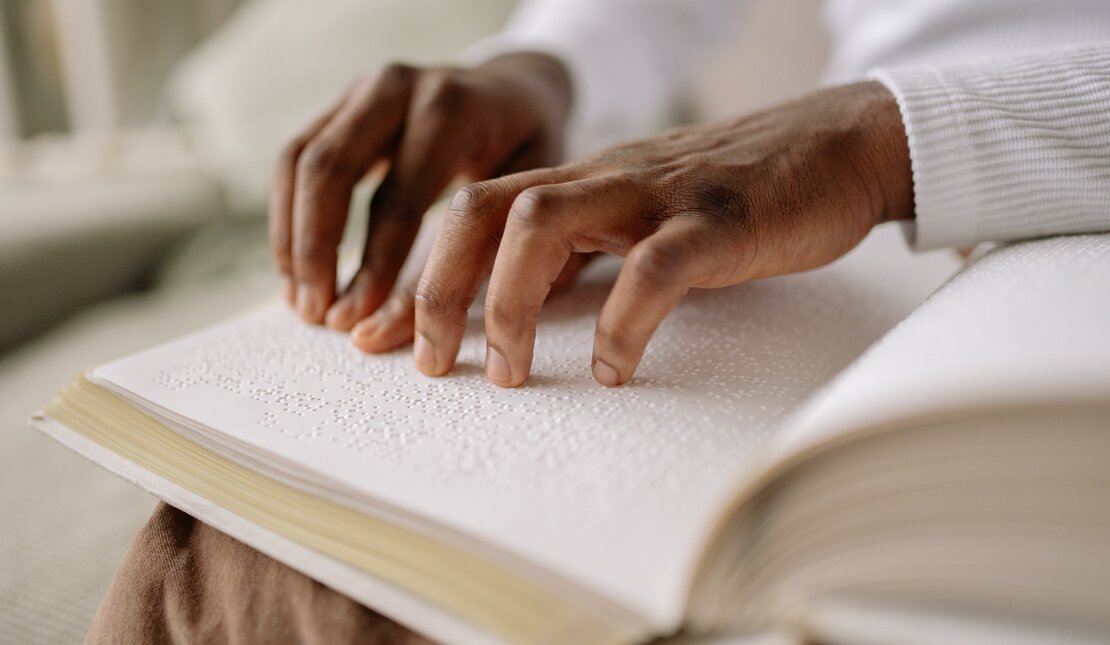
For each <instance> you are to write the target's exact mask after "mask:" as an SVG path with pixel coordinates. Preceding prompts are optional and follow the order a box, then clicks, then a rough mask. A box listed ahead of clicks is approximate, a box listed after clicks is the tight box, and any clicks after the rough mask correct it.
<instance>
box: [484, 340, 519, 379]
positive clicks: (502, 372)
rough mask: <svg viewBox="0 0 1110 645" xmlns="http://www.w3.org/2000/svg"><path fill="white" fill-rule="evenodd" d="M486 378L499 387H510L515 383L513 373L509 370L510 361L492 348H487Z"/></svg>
mask: <svg viewBox="0 0 1110 645" xmlns="http://www.w3.org/2000/svg"><path fill="white" fill-rule="evenodd" d="M486 376H488V377H489V378H490V380H491V381H493V382H495V383H497V384H499V385H509V384H511V383H512V382H513V373H512V370H510V369H509V361H507V360H505V357H504V356H502V355H501V352H499V351H497V350H496V349H494V348H493V347H491V346H488V345H487V346H486Z"/></svg>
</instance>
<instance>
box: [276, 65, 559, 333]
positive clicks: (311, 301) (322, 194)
mask: <svg viewBox="0 0 1110 645" xmlns="http://www.w3.org/2000/svg"><path fill="white" fill-rule="evenodd" d="M569 106H570V84H569V79H568V77H567V75H566V71H565V69H564V68H563V66H562V64H561V63H559V62H558V61H556V60H555V59H553V58H551V57H548V56H545V55H542V54H513V55H507V56H503V57H499V58H496V59H493V60H491V61H489V62H487V63H485V64H483V65H481V66H479V67H476V68H473V69H455V68H428V69H416V68H412V67H408V66H404V65H391V66H389V67H387V68H386V69H385V70H383V71H382V72H381V73H380V74H378V75H377V76H375V77H373V78H368V79H366V80H365V81H363V82H360V83H358V84H357V85H356V86H355V87H354V88H353V89H352V90H351V91H350V92H349V93H348V94H347V95H346V96H345V97H343V99H342V100H341V101H340V102H339V104H338V105H336V106H335V107H334V108H332V109H331V110H329V111H328V112H327V113H326V114H324V115H323V116H321V117H320V118H319V119H317V120H316V121H315V122H314V123H313V124H312V125H311V126H310V127H309V128H307V129H306V130H305V131H304V132H303V133H301V134H300V135H299V136H297V137H296V138H295V139H294V140H293V141H292V142H291V143H290V144H289V145H288V146H287V147H286V148H285V150H284V151H283V153H282V155H281V158H280V160H279V162H278V166H277V172H276V176H275V180H274V185H273V190H272V193H271V201H270V239H271V245H272V247H273V252H274V256H275V258H276V260H277V265H278V269H279V270H280V272H281V275H282V278H283V284H284V289H283V290H284V294H285V298H286V300H288V302H289V303H290V304H291V305H293V306H294V307H295V308H296V310H297V311H298V312H299V314H300V316H301V317H302V318H303V319H304V320H306V321H308V322H312V323H321V322H325V321H326V322H327V324H328V325H329V326H331V327H333V328H336V329H341V330H349V329H351V328H352V326H354V325H355V324H356V323H357V322H359V321H360V320H363V319H365V318H366V317H367V316H369V315H370V314H371V313H373V312H374V311H375V310H377V309H378V308H379V307H380V306H381V305H382V303H383V302H384V301H386V298H387V297H388V296H389V295H390V293H391V291H392V290H393V288H394V283H395V282H397V276H398V272H399V270H400V268H401V265H402V264H403V263H404V260H405V258H406V256H407V255H408V252H409V249H410V247H411V246H412V243H413V239H414V238H415V236H416V232H417V230H418V228H419V227H420V221H421V217H422V215H423V214H424V211H426V210H427V209H428V207H429V206H430V205H431V204H432V203H433V202H434V201H435V200H436V198H437V197H438V196H439V195H440V194H441V193H442V192H443V191H444V189H445V188H446V187H447V186H448V184H449V183H450V182H451V181H452V180H453V179H454V178H455V177H457V176H460V175H461V176H464V177H466V178H468V179H469V180H470V181H477V180H481V179H486V178H489V177H498V176H501V175H503V174H506V173H512V172H517V171H521V170H526V169H530V168H536V167H541V166H551V165H554V164H556V163H558V162H559V161H560V157H561V155H562V142H563V127H564V122H565V120H566V115H567V112H568V110H569ZM378 165H388V171H387V172H386V174H385V177H384V179H383V180H382V183H381V185H380V186H379V187H378V189H377V192H376V193H375V194H374V197H373V200H372V201H371V204H370V215H371V217H370V222H369V227H368V236H367V240H366V243H365V250H364V253H363V259H362V265H361V268H360V269H359V270H358V272H357V273H356V274H355V276H354V278H353V279H352V280H351V282H350V284H348V285H346V287H345V289H343V290H342V291H341V292H340V293H337V285H336V260H337V258H336V255H337V247H338V245H339V242H340V238H341V237H342V235H343V229H344V225H345V223H346V219H347V212H348V209H349V204H350V196H351V190H352V189H353V188H354V186H355V184H356V183H357V182H358V181H359V180H360V179H362V178H363V177H364V176H365V175H366V174H367V173H368V172H370V170H371V169H372V168H374V167H375V166H378ZM406 288H407V292H406ZM412 291H413V287H412V286H409V287H402V288H401V289H399V290H398V299H399V301H400V302H402V303H403V302H408V305H406V306H407V307H408V308H409V309H411V293H412ZM406 293H408V294H409V295H408V296H406V295H405V294H406ZM400 308H401V309H404V308H405V306H400ZM390 320H391V321H392V322H393V324H391V325H390V326H389V329H388V330H386V331H388V332H389V333H387V334H384V335H383V334H376V333H373V332H374V329H375V328H382V325H375V324H370V321H366V322H367V323H368V324H367V325H365V329H364V330H363V331H365V332H366V333H363V334H361V335H359V336H357V337H356V342H358V343H359V345H360V346H361V347H363V349H367V350H371V351H380V350H384V349H391V348H392V347H394V346H396V345H397V344H399V342H398V340H397V339H398V338H400V337H402V336H404V335H405V330H404V329H403V325H398V324H397V322H396V321H397V316H391V317H390ZM411 324H412V321H411V316H410V317H409V322H408V325H409V329H408V332H407V334H408V338H411V334H412V331H411ZM359 339H361V340H359ZM406 341H407V339H403V340H402V341H400V342H406ZM390 345H391V346H390Z"/></svg>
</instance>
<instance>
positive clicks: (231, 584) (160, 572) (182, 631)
mask: <svg viewBox="0 0 1110 645" xmlns="http://www.w3.org/2000/svg"><path fill="white" fill-rule="evenodd" d="M85 640H86V643H95V644H100V643H206V644H207V643H214V644H217V643H252V644H253V643H329V644H330V643H373V644H377V643H402V644H409V643H412V644H416V643H420V644H424V643H428V641H427V640H425V639H424V638H422V637H420V636H418V635H416V634H414V633H413V632H411V631H409V630H408V629H406V628H404V627H402V626H400V625H398V624H397V623H394V622H393V621H391V620H389V619H388V618H385V617H384V616H381V615H380V614H377V613H375V612H374V611H372V610H370V609H367V608H366V607H363V606H362V605H359V604H358V603H356V602H354V601H353V600H351V599H349V598H347V597H346V596H344V595H342V594H340V593H339V592H336V591H333V590H332V589H329V588H327V587H325V586H323V585H322V584H320V583H318V582H316V581H314V580H312V579H311V578H308V577H306V576H304V575H303V574H301V573H298V572H296V571H294V570H293V569H290V568H289V567H287V566H285V565H283V564H281V563H280V562H278V561H276V560H274V559H272V558H269V557H267V556H265V555H263V554H261V553H259V552H258V551H255V550H254V549H252V548H250V547H249V546H247V545H245V544H243V543H242V542H239V541H237V540H234V539H232V538H231V537H229V536H227V535H225V534H223V533H221V532H219V531H217V530H216V529H214V528H212V527H210V526H208V525H206V524H204V523H203V522H200V521H198V520H196V519H194V518H192V517H190V516H189V515H186V514H185V513H183V512H181V511H179V510H177V509H175V508H173V507H171V506H167V505H166V504H160V505H159V506H158V508H157V509H156V510H155V511H154V515H153V516H151V518H150V519H149V520H148V521H147V523H146V525H145V526H144V527H143V528H142V529H141V530H140V531H139V534H138V535H137V536H136V537H135V542H134V544H132V546H131V550H130V551H129V552H128V554H127V557H126V558H125V559H124V561H123V565H122V566H121V567H120V569H119V571H118V572H117V573H116V578H115V580H114V581H113V582H112V586H111V587H110V588H109V590H108V594H107V596H105V598H104V600H103V602H102V603H101V605H100V609H99V611H98V612H97V615H96V617H95V618H94V619H93V622H92V625H91V626H90V628H89V632H88V635H87V636H86V639H85Z"/></svg>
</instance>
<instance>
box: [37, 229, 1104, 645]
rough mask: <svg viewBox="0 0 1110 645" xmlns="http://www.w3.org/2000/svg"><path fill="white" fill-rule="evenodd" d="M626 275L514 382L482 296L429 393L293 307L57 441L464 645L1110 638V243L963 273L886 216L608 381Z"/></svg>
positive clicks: (1074, 245) (84, 405)
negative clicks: (964, 636) (595, 344)
mask: <svg viewBox="0 0 1110 645" xmlns="http://www.w3.org/2000/svg"><path fill="white" fill-rule="evenodd" d="M615 269H616V264H615V263H614V262H600V263H599V264H598V265H597V266H593V267H592V268H591V269H590V271H589V272H588V273H587V274H586V275H585V276H583V279H582V284H581V285H579V286H578V287H577V288H576V289H575V290H573V291H571V292H570V293H567V294H565V295H562V296H559V297H556V298H553V299H552V300H551V301H550V302H549V303H548V304H547V305H546V307H545V309H544V313H543V315H542V318H541V323H540V328H539V333H538V340H537V347H536V353H535V355H536V359H535V364H534V368H533V371H532V376H531V378H530V380H529V381H528V383H527V384H526V385H525V386H524V387H522V388H519V389H515V390H503V389H499V388H497V387H496V386H493V385H491V384H489V383H488V382H487V381H486V380H485V377H484V375H483V373H482V369H481V362H482V357H483V355H484V339H483V335H482V326H481V319H480V312H478V313H476V314H475V315H472V321H471V326H470V327H469V329H468V332H467V335H466V338H465V341H464V343H463V348H462V353H461V355H460V359H459V362H458V367H457V369H456V370H455V372H454V373H453V374H451V375H449V376H447V377H444V378H428V377H424V376H422V375H420V374H418V373H417V372H416V371H415V369H414V368H413V367H412V363H411V357H410V354H409V352H407V351H401V352H397V353H395V354H391V355H385V356H369V355H363V354H361V353H359V352H358V351H356V350H355V349H354V348H353V347H351V346H350V344H349V342H348V340H347V338H346V337H345V336H344V335H342V334H338V333H334V332H331V331H328V330H326V329H322V328H317V327H310V326H307V325H304V324H302V323H300V322H299V321H297V320H296V319H295V317H294V316H293V314H291V313H290V312H288V311H286V310H285V308H284V307H282V306H279V305H273V306H269V307H266V308H263V309H261V310H259V311H255V312H253V313H250V314H249V315H246V316H244V317H242V318H239V319H236V320H232V321H230V322H227V323H224V324H221V325H218V326H215V327H212V328H210V329H206V330H203V331H200V332H198V333H195V334H193V335H190V336H187V337H185V338H182V339H180V340H177V341H174V342H171V343H168V344H166V345H163V346H160V347H155V348H153V349H151V350H148V351H145V352H142V353H139V354H136V355H134V356H130V357H127V358H123V359H121V360H118V361H116V362H113V363H110V364H108V365H105V366H102V367H99V368H97V369H94V370H92V371H90V372H87V373H85V374H83V375H81V376H78V377H77V378H76V379H75V380H74V381H73V382H72V383H71V384H69V385H68V386H67V387H66V388H65V389H63V390H62V391H61V392H60V393H59V394H58V396H57V398H55V399H54V400H53V401H52V402H50V403H49V404H48V405H47V406H46V407H45V409H44V410H43V411H42V412H41V413H39V414H37V415H36V416H35V418H34V420H33V423H34V425H35V426H36V427H38V428H39V429H41V430H43V431H44V432H46V433H48V434H49V435H51V436H53V437H54V438H56V439H58V440H59V441H61V442H62V443H64V444H66V445H67V446H69V447H71V448H73V449H74V450H76V451H78V452H80V453H81V454H84V455H86V456H87V457H89V458H90V459H92V460H94V461H96V462H98V463H100V464H102V465H103V466H105V467H106V468H108V469H110V470H112V471H114V472H116V473H117V474H119V475H121V476H123V477H124V478H126V479H129V480H131V481H133V482H135V483H136V484H137V485H139V486H141V487H143V488H145V489H147V490H149V491H151V492H152V493H153V494H155V495H157V496H159V497H161V498H163V499H165V500H166V501H168V502H169V503H171V504H173V505H175V506H177V507H179V508H181V509H183V510H185V511H187V512H189V513H191V514H193V515H195V516H197V517H199V518H200V519H202V520H204V521H206V522H208V523H210V524H212V525H213V526H215V527H217V528H219V529H221V530H223V531H225V532H227V533H229V534H230V535H232V536H234V537H236V538H238V539H240V540H242V541H243V542H246V543H247V544H250V545H252V546H254V547H255V548H257V549H259V550H261V551H262V552H265V553H267V554H269V555H271V556H273V557H275V558H277V559H278V560H281V561H283V562H285V563H287V564H288V565H290V566H292V567H294V568H296V569H298V570H300V571H303V572H304V573H306V574H308V575H310V576H312V577H314V578H316V579H318V580H320V581H321V582H323V583H325V584H328V585H330V586H332V587H334V588H335V589H337V590H339V591H341V592H344V593H346V594H348V595H349V596H351V597H353V598H354V599H356V600H358V601H360V602H362V603H364V604H366V605H368V606H372V607H373V608H375V609H377V610H379V611H381V612H383V613H385V614H387V615H390V616H392V617H394V618H395V619H397V620H398V621H400V622H402V623H405V624H407V625H409V626H411V627H412V628H413V629H415V630H417V631H419V632H422V633H424V634H427V635H429V636H431V637H432V638H436V639H441V640H444V641H447V642H461V643H486V642H528V643H619V642H635V641H640V640H644V639H649V638H652V637H657V636H662V635H667V634H671V633H674V632H675V631H676V630H680V629H685V630H687V631H688V632H691V633H704V632H730V633H762V632H766V631H767V630H781V629H787V630H790V629H796V630H798V631H799V632H800V633H805V634H808V635H816V636H818V637H819V638H822V639H825V640H828V641H830V642H841V641H847V642H868V641H870V642H882V641H884V640H885V641H886V642H891V641H890V633H889V632H890V630H894V631H895V632H896V635H895V637H894V639H893V640H897V641H900V642H910V641H911V640H912V639H909V637H910V636H913V637H915V638H920V637H921V636H922V635H923V634H925V633H926V632H925V631H922V630H920V629H911V630H910V631H908V632H907V631H902V632H900V636H901V637H899V636H898V635H897V633H898V630H900V629H901V630H905V629H906V627H905V626H906V625H907V624H910V625H912V624H916V623H914V622H913V621H910V622H909V623H906V622H899V621H898V620H892V619H891V617H892V616H895V617H897V616H901V615H904V614H906V613H907V612H909V613H910V614H913V615H917V616H931V615H939V616H942V617H949V616H950V617H953V620H955V618H956V617H964V618H968V617H970V619H971V620H972V622H975V621H977V620H979V619H982V620H981V622H975V624H977V625H980V624H982V625H986V624H992V625H1007V626H1008V627H1007V628H1006V629H1010V630H1011V631H1010V632H1006V630H1005V629H1003V628H1002V627H999V628H998V629H1000V630H1002V631H997V632H992V633H996V634H1001V633H1013V630H1014V629H1019V631H1021V633H1026V634H1035V633H1041V632H1039V631H1037V630H1048V631H1047V632H1044V633H1052V634H1054V635H1055V636H1054V637H1056V636H1058V637H1059V638H1064V637H1065V636H1071V637H1074V638H1076V639H1081V638H1083V637H1086V636H1092V637H1099V636H1101V637H1106V636H1107V635H1110V237H1108V236H1083V237H1071V238H1060V239H1051V240H1042V241H1037V242H1031V243H1025V244H1019V245H1015V246H1011V247H1003V248H1000V249H997V250H994V251H992V252H990V253H988V254H986V255H985V256H984V257H982V258H980V259H978V260H976V261H975V262H973V263H971V265H970V267H968V268H964V269H962V270H960V262H959V261H958V260H957V259H956V258H955V257H954V256H952V255H949V254H947V253H940V254H926V255H916V256H915V255H913V254H911V253H910V252H909V251H908V250H907V249H906V248H905V244H904V242H902V240H901V239H899V238H898V236H897V231H896V230H895V229H880V230H878V231H876V232H875V233H874V234H873V235H872V236H871V237H870V238H868V240H866V241H865V242H864V243H863V244H862V245H861V246H860V248H858V249H856V250H855V251H853V252H852V253H851V254H850V255H849V256H847V257H845V258H843V259H842V260H840V261H838V262H836V263H835V264H832V265H830V266H828V267H825V268H822V269H820V270H816V271H812V272H808V273H805V274H800V275H794V276H786V277H781V278H774V279H769V280H763V281H759V282H753V283H749V284H743V285H739V286H736V287H733V288H729V289H720V290H712V291H692V292H691V293H690V294H689V295H688V296H687V297H686V298H685V299H684V300H683V302H682V303H681V304H680V305H679V307H678V308H677V309H676V310H675V311H674V312H673V313H672V315H671V316H669V317H668V318H667V319H666V321H665V322H664V324H663V325H662V327H661V328H660V330H659V332H658V333H657V334H656V336H655V338H654V339H653V341H652V343H651V345H650V348H649V350H648V352H647V354H646V357H645V358H644V361H643V363H642V365H641V367H640V370H639V372H638V373H637V376H636V378H635V379H634V381H633V382H631V383H630V384H628V385H627V386H625V387H620V388H615V389H605V388H602V387H600V386H599V385H597V384H596V383H595V382H594V381H593V380H592V379H591V376H590V369H589V357H590V351H591V340H592V335H593V325H594V321H595V317H596V313H597V311H598V309H599V308H600V305H601V303H602V302H603V299H604V297H605V295H606V293H607V292H608V288H609V285H610V284H611V281H612V279H613V277H614V275H615ZM957 271H959V273H958V274H957V275H956V277H955V278H953V279H952V280H950V281H948V279H949V277H950V276H951V275H952V274H953V273H956V272H957ZM941 285H943V286H941ZM938 287H939V290H937V291H936V293H935V294H934V295H932V297H930V298H928V299H927V300H926V298H927V296H929V294H930V293H932V292H933V291H934V290H935V289H937V288H938ZM922 301H924V304H921V303H922ZM919 305H920V306H919ZM911 312H912V313H911ZM907 316H908V317H907ZM903 319H904V320H903ZM900 321H901V324H899V323H900ZM880 338H881V340H880ZM914 612H918V613H914ZM946 624H949V626H950V625H951V624H958V621H957V622H954V623H953V622H949V623H946ZM892 625H893V627H892ZM1015 625H1016V626H1018V627H1017V628H1015V627H1014V626H1015ZM974 629H979V627H976V628H974ZM974 629H973V630H972V632H969V633H978V632H975V631H974ZM884 630H887V631H886V632H884ZM1030 630H1031V631H1030ZM884 633H885V634H886V636H884ZM930 633H931V632H930ZM937 633H941V632H937ZM949 633H951V632H949Z"/></svg>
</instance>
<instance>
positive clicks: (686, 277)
mask: <svg viewBox="0 0 1110 645" xmlns="http://www.w3.org/2000/svg"><path fill="white" fill-rule="evenodd" d="M704 227H705V224H704V223H702V222H699V221H698V220H696V219H694V218H677V219H672V220H668V221H667V222H666V223H665V224H664V225H663V226H662V227H661V228H660V229H659V231H658V232H657V233H655V234H654V235H651V236H650V237H647V238H645V239H644V240H643V241H642V242H640V243H639V244H637V245H636V246H634V247H633V248H632V250H631V251H630V252H629V254H628V257H627V258H626V259H625V262H624V265H623V266H622V267H621V271H620V274H619V275H618V276H617V281H616V283H615V284H614V285H613V290H612V291H611V292H610V293H609V297H608V298H607V299H606V301H605V305H604V306H603V307H602V308H601V314H600V315H599V316H598V320H597V329H596V331H595V333H594V353H593V361H592V368H593V374H594V378H595V379H596V380H597V382H599V383H601V384H602V385H605V386H608V387H612V386H616V385H620V384H622V383H626V382H627V381H628V380H629V379H631V378H632V374H633V373H634V372H635V371H636V368H637V366H638V365H639V364H640V359H641V358H642V357H643V355H644V350H645V348H646V347H647V344H648V341H649V340H650V339H651V336H652V334H654V333H655V330H656V328H658V327H659V324H660V323H661V322H662V321H663V318H664V317H666V315H667V314H668V313H669V312H670V311H671V310H672V309H674V307H675V305H677V304H678V301H679V300H680V299H681V298H682V296H684V295H685V294H686V292H687V291H688V290H689V288H690V285H691V284H695V283H698V282H700V281H701V280H703V279H705V277H706V275H708V273H709V272H710V268H711V259H710V258H711V257H712V256H711V254H710V253H709V250H710V248H708V245H707V244H706V243H705V242H704V240H705V239H706V237H705V232H704V230H705V229H704Z"/></svg>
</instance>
